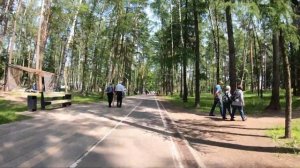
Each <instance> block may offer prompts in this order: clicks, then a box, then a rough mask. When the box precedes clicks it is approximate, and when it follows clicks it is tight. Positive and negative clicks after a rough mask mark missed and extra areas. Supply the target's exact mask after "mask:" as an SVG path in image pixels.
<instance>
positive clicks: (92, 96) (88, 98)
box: [72, 93, 105, 104]
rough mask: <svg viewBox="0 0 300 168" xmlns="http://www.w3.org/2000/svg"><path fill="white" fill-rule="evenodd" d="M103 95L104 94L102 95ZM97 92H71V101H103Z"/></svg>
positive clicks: (79, 102)
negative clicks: (87, 93)
mask: <svg viewBox="0 0 300 168" xmlns="http://www.w3.org/2000/svg"><path fill="white" fill-rule="evenodd" d="M104 97H105V95H104ZM103 100H104V99H101V97H100V93H99V94H89V95H86V96H84V95H81V94H79V93H72V103H74V104H86V103H97V102H100V101H103Z"/></svg>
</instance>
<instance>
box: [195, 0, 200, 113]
mask: <svg viewBox="0 0 300 168" xmlns="http://www.w3.org/2000/svg"><path fill="white" fill-rule="evenodd" d="M193 11H194V29H195V30H194V31H195V36H196V42H195V43H196V44H195V107H197V108H199V107H200V66H199V65H200V51H199V50H200V47H199V43H200V40H199V27H198V23H199V22H198V12H197V5H196V0H193Z"/></svg>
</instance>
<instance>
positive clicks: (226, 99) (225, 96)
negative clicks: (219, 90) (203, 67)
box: [222, 93, 232, 104]
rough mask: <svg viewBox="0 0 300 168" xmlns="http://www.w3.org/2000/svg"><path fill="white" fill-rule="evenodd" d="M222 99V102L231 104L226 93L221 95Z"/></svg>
mask: <svg viewBox="0 0 300 168" xmlns="http://www.w3.org/2000/svg"><path fill="white" fill-rule="evenodd" d="M222 100H223V103H226V104H231V102H232V101H231V98H230V97H229V96H228V94H227V93H225V94H224V95H223V97H222Z"/></svg>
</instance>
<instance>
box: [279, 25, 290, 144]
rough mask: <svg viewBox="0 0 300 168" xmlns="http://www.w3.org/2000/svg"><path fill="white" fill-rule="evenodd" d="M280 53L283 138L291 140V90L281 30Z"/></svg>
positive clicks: (288, 66)
mask: <svg viewBox="0 0 300 168" xmlns="http://www.w3.org/2000/svg"><path fill="white" fill-rule="evenodd" d="M279 45H280V52H281V56H282V60H283V67H284V82H285V102H286V105H285V136H284V137H285V138H291V137H292V136H291V134H292V131H291V130H292V129H291V127H292V126H291V125H292V89H291V70H290V63H289V58H288V55H287V54H286V53H285V39H284V34H283V32H282V30H280V36H279Z"/></svg>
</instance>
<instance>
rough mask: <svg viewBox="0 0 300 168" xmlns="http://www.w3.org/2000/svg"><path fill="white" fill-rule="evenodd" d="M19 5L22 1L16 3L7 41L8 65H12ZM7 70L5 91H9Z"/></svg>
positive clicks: (8, 70) (8, 73) (8, 69)
mask: <svg viewBox="0 0 300 168" xmlns="http://www.w3.org/2000/svg"><path fill="white" fill-rule="evenodd" d="M21 4H22V0H20V1H19V3H18V7H17V10H16V16H15V20H14V24H13V31H12V34H11V37H10V40H9V46H8V64H11V63H12V59H13V55H14V47H15V41H16V31H17V20H18V19H19V17H18V15H19V12H20V8H21ZM6 68H7V75H6V82H5V89H6V91H8V90H10V88H9V87H10V85H9V83H10V81H11V79H10V77H11V75H10V73H11V71H10V68H9V67H6Z"/></svg>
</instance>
